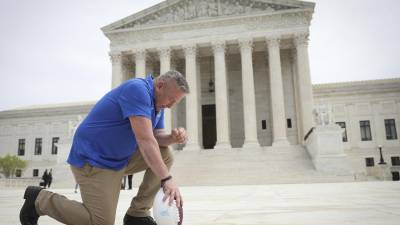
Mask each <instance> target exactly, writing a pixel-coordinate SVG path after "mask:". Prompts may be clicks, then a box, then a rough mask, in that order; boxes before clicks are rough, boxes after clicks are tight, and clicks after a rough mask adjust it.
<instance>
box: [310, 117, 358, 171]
mask: <svg viewBox="0 0 400 225" xmlns="http://www.w3.org/2000/svg"><path fill="white" fill-rule="evenodd" d="M342 132H343V129H342V128H340V127H339V126H338V125H336V124H331V125H325V126H322V125H318V126H316V127H315V128H314V131H313V132H312V133H311V134H310V136H309V137H308V139H307V140H306V149H307V151H308V153H309V154H310V156H311V159H312V162H313V164H314V166H315V169H316V170H317V171H320V172H324V173H329V174H334V175H350V174H353V169H352V167H351V164H350V161H349V159H348V157H347V155H346V154H345V153H344V147H343V143H342Z"/></svg>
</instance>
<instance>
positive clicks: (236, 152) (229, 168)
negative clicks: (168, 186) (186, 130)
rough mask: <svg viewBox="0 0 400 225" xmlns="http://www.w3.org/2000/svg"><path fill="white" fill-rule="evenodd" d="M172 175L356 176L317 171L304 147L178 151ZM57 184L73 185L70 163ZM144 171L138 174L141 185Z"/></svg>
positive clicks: (239, 178) (219, 178) (233, 178)
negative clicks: (334, 174)
mask: <svg viewBox="0 0 400 225" xmlns="http://www.w3.org/2000/svg"><path fill="white" fill-rule="evenodd" d="M174 158H175V160H174V165H173V168H172V170H171V174H173V176H174V177H175V178H176V180H177V181H178V183H179V185H181V186H209V185H214V186H215V185H216V186H218V185H263V184H288V183H327V182H351V181H354V177H353V176H333V175H327V174H322V173H320V172H318V171H316V170H315V168H314V166H313V163H312V162H311V159H310V157H309V155H308V153H307V151H306V150H305V149H304V148H303V147H301V146H290V147H279V148H277V147H262V148H258V149H240V148H233V149H226V150H199V151H174ZM53 171H54V177H55V178H54V186H55V187H58V188H66V187H73V186H74V185H75V181H74V179H73V176H72V173H71V172H70V169H69V165H67V164H62V165H58V166H56V167H55V168H54V169H53ZM143 174H144V173H143V172H142V173H138V174H135V175H134V178H133V183H134V186H135V187H138V186H139V184H140V183H141V181H142V178H143Z"/></svg>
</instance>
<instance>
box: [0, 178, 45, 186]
mask: <svg viewBox="0 0 400 225" xmlns="http://www.w3.org/2000/svg"><path fill="white" fill-rule="evenodd" d="M40 181H41V179H40V178H0V187H1V188H24V187H27V186H30V185H34V186H38V185H39V183H40Z"/></svg>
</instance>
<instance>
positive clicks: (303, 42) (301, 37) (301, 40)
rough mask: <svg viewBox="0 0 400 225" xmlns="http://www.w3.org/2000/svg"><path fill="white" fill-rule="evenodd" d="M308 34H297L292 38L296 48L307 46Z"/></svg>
mask: <svg viewBox="0 0 400 225" xmlns="http://www.w3.org/2000/svg"><path fill="white" fill-rule="evenodd" d="M308 36H309V35H308V34H298V35H295V36H294V44H295V46H296V48H297V47H299V46H307V45H308Z"/></svg>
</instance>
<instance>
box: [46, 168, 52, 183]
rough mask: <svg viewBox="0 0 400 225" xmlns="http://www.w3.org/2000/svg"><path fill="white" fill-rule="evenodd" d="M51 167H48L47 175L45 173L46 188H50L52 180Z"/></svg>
mask: <svg viewBox="0 0 400 225" xmlns="http://www.w3.org/2000/svg"><path fill="white" fill-rule="evenodd" d="M52 170H53V169H50V171H49V173H48V175H47V188H50V185H51V182H53V172H52Z"/></svg>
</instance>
